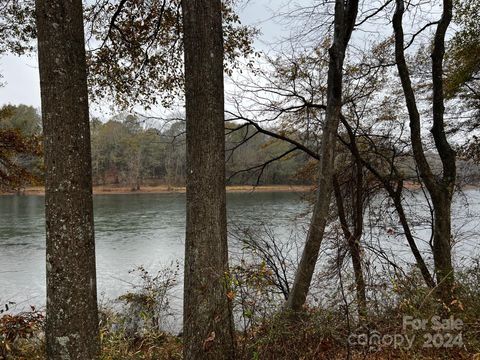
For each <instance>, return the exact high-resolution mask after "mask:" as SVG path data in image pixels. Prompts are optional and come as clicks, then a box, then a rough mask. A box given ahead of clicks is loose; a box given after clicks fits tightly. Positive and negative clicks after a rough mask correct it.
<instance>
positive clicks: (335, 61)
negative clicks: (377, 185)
mask: <svg viewBox="0 0 480 360" xmlns="http://www.w3.org/2000/svg"><path fill="white" fill-rule="evenodd" d="M357 11H358V0H349V1H346V2H345V1H343V0H336V1H335V24H334V34H333V44H332V46H331V48H330V49H329V55H330V62H329V66H328V80H327V109H326V117H325V127H324V129H323V133H322V146H321V151H320V162H319V176H318V191H317V199H316V202H315V206H314V209H313V214H312V219H311V221H310V227H309V230H308V235H307V240H306V242H305V248H304V249H303V253H302V258H301V260H300V264H299V266H298V269H297V272H296V274H295V280H294V282H293V287H292V291H291V292H290V295H289V297H288V300H287V304H286V307H287V309H290V310H293V311H299V310H301V309H302V307H303V305H304V304H305V301H306V298H307V294H308V290H309V288H310V283H311V281H312V277H313V273H314V271H315V265H316V263H317V259H318V253H319V251H320V245H321V243H322V240H323V234H324V232H325V226H326V223H327V216H328V212H329V207H330V200H331V193H332V179H333V174H334V163H335V146H336V137H337V129H338V124H339V121H340V112H341V108H342V80H343V62H344V60H345V51H346V48H347V45H348V42H349V41H350V36H351V34H352V31H353V27H354V24H355V19H356V17H357Z"/></svg>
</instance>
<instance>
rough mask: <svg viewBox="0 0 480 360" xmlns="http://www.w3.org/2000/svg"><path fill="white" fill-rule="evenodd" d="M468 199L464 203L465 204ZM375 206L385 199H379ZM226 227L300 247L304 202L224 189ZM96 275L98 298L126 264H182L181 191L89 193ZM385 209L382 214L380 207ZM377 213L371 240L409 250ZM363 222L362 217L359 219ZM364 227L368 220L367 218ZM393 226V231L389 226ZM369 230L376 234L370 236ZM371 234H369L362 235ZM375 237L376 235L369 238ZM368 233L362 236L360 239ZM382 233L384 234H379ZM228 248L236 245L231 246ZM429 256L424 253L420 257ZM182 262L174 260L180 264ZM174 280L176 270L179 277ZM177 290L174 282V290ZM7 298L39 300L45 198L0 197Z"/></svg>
mask: <svg viewBox="0 0 480 360" xmlns="http://www.w3.org/2000/svg"><path fill="white" fill-rule="evenodd" d="M412 196H413V198H411V199H410V201H409V203H410V204H411V206H410V207H409V210H410V211H415V212H416V213H417V214H423V215H422V216H428V211H427V210H425V203H424V202H423V203H422V201H419V200H418V199H416V197H417V196H419V194H413V195H412ZM467 204H468V206H467ZM376 205H377V206H376V208H377V209H378V208H381V207H382V206H384V204H383V203H382V202H378V203H377V204H376ZM227 207H228V219H229V225H230V226H229V229H230V230H231V229H233V228H235V227H237V226H240V227H248V226H253V227H258V226H260V227H261V226H263V225H262V224H266V225H267V226H268V227H269V228H270V229H271V230H272V231H273V232H274V233H275V236H276V237H277V238H278V239H280V240H282V241H290V240H289V239H291V238H292V236H297V237H298V239H300V241H299V242H298V243H299V244H300V248H299V251H301V246H302V242H303V240H304V236H305V228H306V225H307V223H308V220H309V218H308V216H306V217H305V216H301V215H302V214H305V213H306V210H307V209H308V205H307V203H306V202H305V201H304V200H303V195H302V194H299V193H275V192H271V193H264V192H258V193H257V192H254V193H230V194H228V196H227ZM94 208H95V230H96V256H97V278H98V291H99V298H100V299H114V298H116V297H118V296H119V295H121V294H122V293H125V291H127V290H128V289H131V284H129V283H128V281H133V280H132V275H130V274H129V271H130V270H132V269H134V268H135V267H137V266H140V265H143V266H144V267H145V268H146V269H148V270H155V269H159V268H161V267H162V266H165V265H168V264H170V263H171V262H172V261H176V260H178V261H180V264H182V259H183V252H184V237H185V236H184V234H185V195H184V194H126V195H98V196H95V197H94ZM479 212H480V191H479V190H467V191H466V192H465V193H464V194H463V195H458V196H456V201H455V205H454V209H453V215H454V217H455V220H454V229H453V233H454V235H455V237H456V238H457V239H462V237H463V239H462V241H461V242H460V243H459V245H456V246H455V248H454V253H455V255H456V260H457V261H458V262H460V263H461V262H462V261H465V259H468V257H470V256H472V255H473V254H478V253H479V251H480V250H479V249H480V241H478V230H479V229H478V227H479V221H478V220H479V216H478V213H479ZM384 214H385V213H384ZM387 214H390V216H387V217H385V215H380V218H379V219H377V221H376V225H375V226H376V228H375V229H374V231H371V233H370V234H373V235H372V236H371V240H369V241H374V242H377V241H381V242H382V246H383V244H385V246H390V248H391V249H392V251H391V253H392V254H395V256H402V254H404V255H405V257H407V258H408V257H411V256H410V255H409V254H410V251H409V249H408V247H407V246H406V243H405V239H404V238H403V236H402V235H401V229H400V228H399V225H398V221H397V220H396V216H395V213H394V212H393V211H389V212H387ZM420 217H421V216H419V217H418V218H412V219H411V220H412V223H414V224H415V225H416V226H415V228H414V231H415V235H416V236H417V239H418V241H419V247H420V248H423V249H424V250H426V249H428V240H429V234H430V233H429V230H428V229H425V228H423V227H422V224H421V223H422V221H420V220H421V219H420ZM366 221H368V220H366ZM366 225H367V227H368V228H369V229H371V228H372V227H371V225H369V224H368V223H367V224H366ZM391 228H393V229H395V233H396V234H394V235H391V234H389V235H387V230H388V233H390V230H389V229H391ZM375 234H376V235H375ZM368 236H370V235H368ZM375 237H376V238H377V239H380V240H377V239H375ZM367 240H368V239H367V235H366V239H365V241H367ZM384 240H388V241H384ZM231 249H233V250H235V245H234V246H231ZM427 261H431V257H430V258H428V257H427ZM181 268H182V265H180V269H181ZM179 278H180V280H181V278H182V275H181V274H180V276H179ZM178 296H179V298H180V297H181V288H180V291H179V293H178ZM6 301H14V302H16V303H17V309H20V310H21V309H22V308H26V307H27V306H28V305H30V304H34V305H37V306H38V305H40V306H41V305H43V304H44V303H45V230H44V197H42V196H2V197H0V303H1V304H3V303H5V302H6Z"/></svg>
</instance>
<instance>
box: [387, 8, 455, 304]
mask: <svg viewBox="0 0 480 360" xmlns="http://www.w3.org/2000/svg"><path fill="white" fill-rule="evenodd" d="M452 7H453V4H452V1H451V0H444V1H443V12H442V18H441V19H440V21H439V23H438V26H437V30H436V32H435V38H434V46H433V51H432V90H433V101H432V109H433V127H432V130H431V133H432V135H433V139H434V141H435V147H436V149H437V151H438V154H439V156H440V159H441V161H442V166H443V173H442V176H441V177H437V176H435V175H434V174H433V172H432V170H431V168H430V165H429V164H428V161H427V159H426V156H425V152H424V149H423V144H422V137H421V121H420V114H419V112H418V108H417V103H416V99H415V93H414V91H413V87H412V84H411V80H410V74H409V71H408V66H407V63H406V60H405V50H404V34H403V25H402V20H403V14H404V12H405V7H404V3H403V0H396V10H395V15H394V17H393V29H394V32H395V59H396V63H397V69H398V73H399V76H400V80H401V83H402V88H403V92H404V95H405V101H406V104H407V109H408V114H409V118H410V133H411V135H410V137H411V142H412V149H413V154H414V157H415V162H416V164H417V167H418V170H419V172H420V177H421V179H422V181H423V182H424V183H425V186H426V188H427V190H428V192H429V194H430V196H431V198H432V204H433V211H434V230H433V260H434V264H435V274H436V276H437V294H438V297H439V299H440V300H442V301H443V303H444V304H446V305H449V304H450V303H451V301H452V299H453V297H454V293H453V292H454V271H453V264H452V254H451V213H450V209H451V204H452V196H453V190H454V186H455V179H456V164H455V161H456V155H455V151H454V150H453V149H452V148H451V146H450V144H449V143H448V141H447V138H446V135H445V124H444V112H445V106H444V94H443V57H444V53H445V34H446V31H447V28H448V26H449V24H450V21H451V19H452Z"/></svg>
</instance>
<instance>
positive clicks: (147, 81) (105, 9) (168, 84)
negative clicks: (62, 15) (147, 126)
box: [85, 0, 256, 108]
mask: <svg viewBox="0 0 480 360" xmlns="http://www.w3.org/2000/svg"><path fill="white" fill-rule="evenodd" d="M180 4H181V1H180V0H152V1H143V0H120V1H118V0H107V1H97V2H96V3H95V4H93V5H92V6H90V7H87V8H86V9H85V16H86V21H87V23H88V29H87V39H89V45H90V47H91V49H90V52H89V54H88V65H89V75H90V76H89V81H90V89H91V93H92V94H93V96H94V98H95V99H113V100H114V102H115V103H116V104H117V105H120V106H121V107H127V106H129V105H131V104H140V105H143V106H145V107H147V108H148V107H151V106H152V105H156V104H161V105H163V106H166V107H168V106H171V105H172V104H173V103H174V102H175V100H176V99H178V98H179V97H181V96H182V94H183V42H182V31H183V24H182V15H181V6H180ZM232 5H233V4H232V0H227V1H225V2H224V6H223V22H224V26H223V30H224V47H225V71H226V72H227V73H230V72H232V71H233V69H234V68H235V67H237V66H238V61H239V59H240V58H243V57H248V56H249V55H252V54H253V48H252V41H253V36H254V35H255V34H256V31H255V30H254V29H252V28H250V27H247V26H243V25H242V24H241V23H240V20H239V18H238V16H237V15H236V14H235V12H234V10H233V8H232Z"/></svg>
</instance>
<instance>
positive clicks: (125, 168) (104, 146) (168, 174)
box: [91, 115, 308, 189]
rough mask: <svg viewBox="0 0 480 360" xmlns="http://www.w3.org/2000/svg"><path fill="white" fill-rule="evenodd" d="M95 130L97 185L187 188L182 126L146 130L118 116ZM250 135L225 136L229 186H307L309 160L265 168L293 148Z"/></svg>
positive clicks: (244, 130) (302, 158)
mask: <svg viewBox="0 0 480 360" xmlns="http://www.w3.org/2000/svg"><path fill="white" fill-rule="evenodd" d="M91 125H92V126H91V133H92V166H93V174H94V183H95V184H97V185H104V184H123V185H129V186H132V188H134V189H135V188H139V187H140V186H141V185H143V184H166V185H171V186H181V185H184V184H185V174H186V163H185V146H186V141H185V123H184V122H183V121H175V122H172V123H170V124H168V126H165V127H163V128H162V129H159V128H155V127H145V126H144V125H143V121H141V120H140V119H139V118H137V117H135V116H132V115H127V116H121V115H119V116H116V117H114V118H112V119H111V120H109V121H107V122H106V123H103V122H101V121H99V120H93V121H92V124H91ZM236 126H237V125H232V128H234V127H236ZM247 131H248V130H247V128H246V127H244V128H241V129H239V130H235V131H232V129H228V128H227V131H226V133H227V135H226V150H227V151H226V159H227V162H226V175H227V178H228V180H229V181H228V182H229V183H230V184H234V185H236V184H252V183H257V180H258V181H259V184H265V185H266V184H269V185H271V184H301V183H304V182H305V180H304V179H301V178H299V177H298V176H297V174H298V173H299V171H300V170H301V169H302V168H303V167H304V166H305V165H306V163H307V161H308V159H307V157H306V156H305V155H303V154H301V153H298V154H293V155H291V156H285V157H284V158H282V159H280V160H278V161H274V162H272V163H269V164H267V165H266V166H265V167H263V166H262V165H263V164H265V163H268V161H269V160H271V159H274V158H275V157H278V156H280V155H281V154H283V153H285V152H286V151H287V150H288V149H289V146H288V145H287V144H285V143H283V142H281V141H279V140H272V139H271V138H269V137H267V136H266V135H263V134H256V135H255V136H253V137H250V136H251V135H252V134H253V133H252V132H251V130H250V134H248V133H247ZM247 139H248V141H246V140H247ZM249 169H250V170H249ZM246 170H249V171H246ZM260 175H261V176H260ZM258 178H259V179H258Z"/></svg>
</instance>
